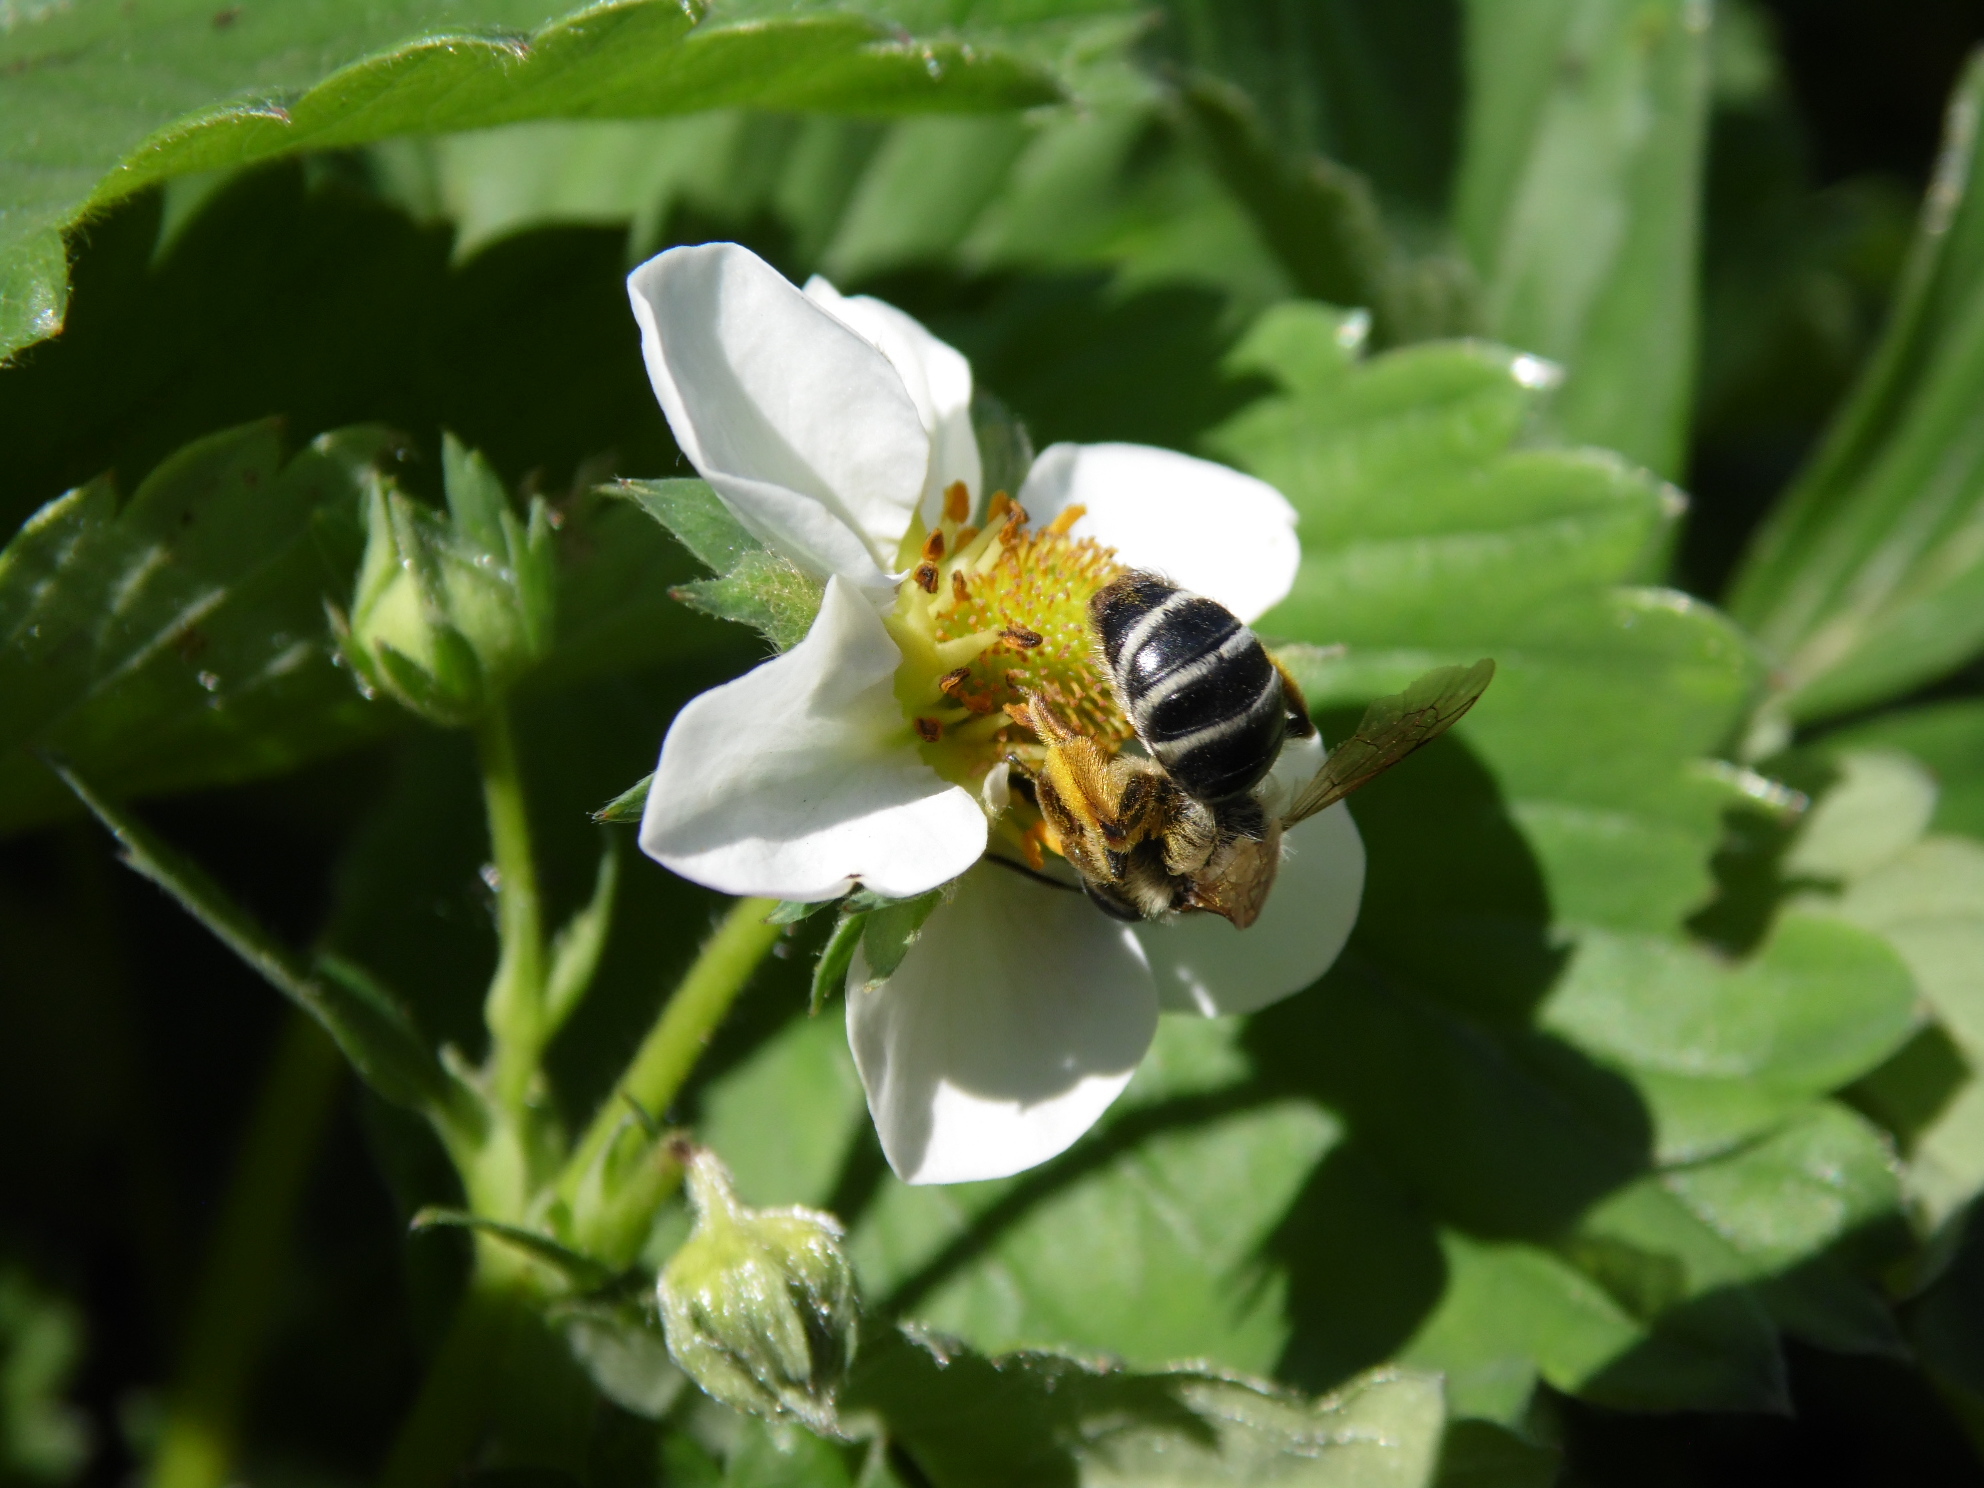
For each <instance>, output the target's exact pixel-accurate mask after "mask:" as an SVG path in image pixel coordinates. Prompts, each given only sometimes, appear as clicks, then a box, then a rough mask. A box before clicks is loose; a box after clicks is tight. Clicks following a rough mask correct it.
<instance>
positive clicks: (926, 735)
mask: <svg viewBox="0 0 1984 1488" xmlns="http://www.w3.org/2000/svg"><path fill="white" fill-rule="evenodd" d="M916 737H917V738H919V739H921V740H922V741H923V742H924V743H925V744H935V743H936V742H937V741H938V740H939V739H941V738H943V737H944V726H943V725H942V724H941V723H939V722H937V720H936V719H934V718H919V719H917V720H916Z"/></svg>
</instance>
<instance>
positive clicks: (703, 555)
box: [598, 480, 765, 573]
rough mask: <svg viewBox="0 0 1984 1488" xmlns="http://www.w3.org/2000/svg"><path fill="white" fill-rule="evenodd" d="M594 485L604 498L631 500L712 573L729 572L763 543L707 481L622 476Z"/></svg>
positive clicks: (761, 548)
mask: <svg viewBox="0 0 1984 1488" xmlns="http://www.w3.org/2000/svg"><path fill="white" fill-rule="evenodd" d="M598 489H599V492H600V494H601V495H603V496H617V497H619V498H620V499H621V500H623V501H631V502H633V503H634V505H636V506H638V507H639V508H640V509H641V510H642V511H644V512H646V513H647V514H648V515H649V516H651V517H653V518H654V519H655V520H656V521H657V522H659V523H661V525H662V526H664V527H666V528H667V529H668V530H669V531H670V532H671V533H673V534H674V536H675V540H676V541H677V542H679V543H681V544H682V546H683V547H685V548H687V549H688V550H689V551H690V553H691V554H693V555H694V556H695V559H696V561H697V562H699V563H701V564H702V565H703V567H705V568H707V569H709V570H710V572H712V573H729V572H730V570H731V569H733V568H735V567H736V566H737V560H738V559H740V558H742V557H743V556H744V555H745V554H746V553H758V552H763V551H764V546H765V545H764V544H763V543H761V542H759V541H758V540H757V539H756V538H755V537H753V536H751V534H750V533H748V532H746V531H745V530H744V524H743V523H742V522H739V521H738V520H737V518H736V517H735V516H733V515H732V514H731V511H730V508H729V507H727V506H725V505H724V504H723V501H722V500H721V498H719V497H718V496H717V494H716V492H715V491H713V490H711V489H710V484H709V482H708V481H702V480H656V481H636V480H621V481H615V482H614V483H613V484H612V485H609V486H601V487H599V488H598Z"/></svg>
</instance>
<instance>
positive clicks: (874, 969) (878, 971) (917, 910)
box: [861, 889, 944, 987]
mask: <svg viewBox="0 0 1984 1488" xmlns="http://www.w3.org/2000/svg"><path fill="white" fill-rule="evenodd" d="M943 901H944V891H943V890H942V889H932V890H931V891H930V892H929V893H927V894H918V895H917V896H916V897H915V898H913V899H897V900H892V901H891V902H889V903H888V904H885V905H882V906H881V907H879V908H877V909H873V910H870V911H869V912H868V915H867V918H866V920H865V921H864V922H863V924H862V927H861V954H862V959H864V960H865V961H866V962H867V963H868V985H869V986H871V987H873V986H875V985H877V984H879V983H881V982H885V981H887V980H888V979H889V978H890V977H892V976H894V975H895V974H896V968H897V967H899V966H901V965H902V958H903V957H904V956H906V955H908V954H909V948H910V947H911V946H913V945H915V944H916V938H917V936H919V935H921V934H922V933H923V922H924V921H925V920H927V919H929V918H930V912H931V911H932V910H934V909H935V908H936V907H937V906H938V905H939V904H941V903H943Z"/></svg>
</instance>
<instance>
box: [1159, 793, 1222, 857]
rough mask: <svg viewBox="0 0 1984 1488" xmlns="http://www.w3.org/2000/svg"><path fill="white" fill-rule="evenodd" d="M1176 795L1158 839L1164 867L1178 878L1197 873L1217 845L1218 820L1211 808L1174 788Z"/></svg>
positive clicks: (1218, 834)
mask: <svg viewBox="0 0 1984 1488" xmlns="http://www.w3.org/2000/svg"><path fill="white" fill-rule="evenodd" d="M1173 794H1174V795H1175V796H1176V797H1177V800H1176V802H1175V803H1174V805H1173V807H1172V811H1171V815H1170V820H1169V821H1168V822H1166V824H1165V827H1164V832H1163V835H1162V839H1161V840H1162V841H1163V844H1164V866H1165V868H1166V869H1168V870H1169V871H1170V872H1172V873H1174V874H1177V875H1178V876H1179V877H1181V878H1182V877H1189V876H1190V875H1192V874H1194V873H1197V872H1198V871H1199V870H1200V869H1201V868H1203V867H1205V865H1206V863H1207V862H1208V861H1209V860H1210V859H1211V857H1212V855H1213V849H1215V848H1216V847H1218V846H1219V836H1220V821H1219V817H1218V815H1217V814H1216V813H1215V811H1214V810H1213V808H1212V807H1210V806H1208V805H1206V803H1205V802H1203V801H1199V800H1195V799H1193V798H1192V797H1191V796H1188V795H1186V794H1185V793H1184V792H1183V791H1174V792H1173Z"/></svg>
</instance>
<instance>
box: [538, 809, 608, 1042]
mask: <svg viewBox="0 0 1984 1488" xmlns="http://www.w3.org/2000/svg"><path fill="white" fill-rule="evenodd" d="M619 883H620V849H619V845H618V843H617V841H616V840H615V839H613V838H611V837H609V838H608V839H607V844H606V851H605V852H603V853H602V854H600V858H599V870H598V872H597V873H595V874H594V876H593V885H592V898H591V899H589V900H588V901H587V902H586V906H585V908H583V909H581V910H580V911H579V912H578V913H577V914H575V915H573V916H572V917H571V919H569V920H567V921H566V922H565V925H564V927H563V928H562V929H560V930H559V931H558V933H557V935H555V936H554V937H553V938H552V941H551V968H550V972H549V973H548V975H547V976H546V977H545V982H544V1014H543V1019H544V1037H546V1038H547V1039H548V1038H550V1037H551V1035H552V1034H553V1033H555V1032H556V1031H557V1030H558V1029H559V1028H560V1027H562V1026H563V1025H564V1022H565V1020H566V1019H567V1018H569V1017H570V1016H571V1015H572V1010H573V1009H574V1008H576V1007H577V1006H578V1005H579V1003H580V1002H581V1001H582V1000H584V998H585V995H586V993H587V992H588V991H590V990H591V988H592V980H593V977H594V976H596V975H597V974H598V972H599V958H600V956H601V955H602V954H603V953H604V952H605V950H606V936H607V932H608V931H609V930H610V929H611V928H612V924H613V896H614V891H615V890H616V889H617V888H618V886H619Z"/></svg>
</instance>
